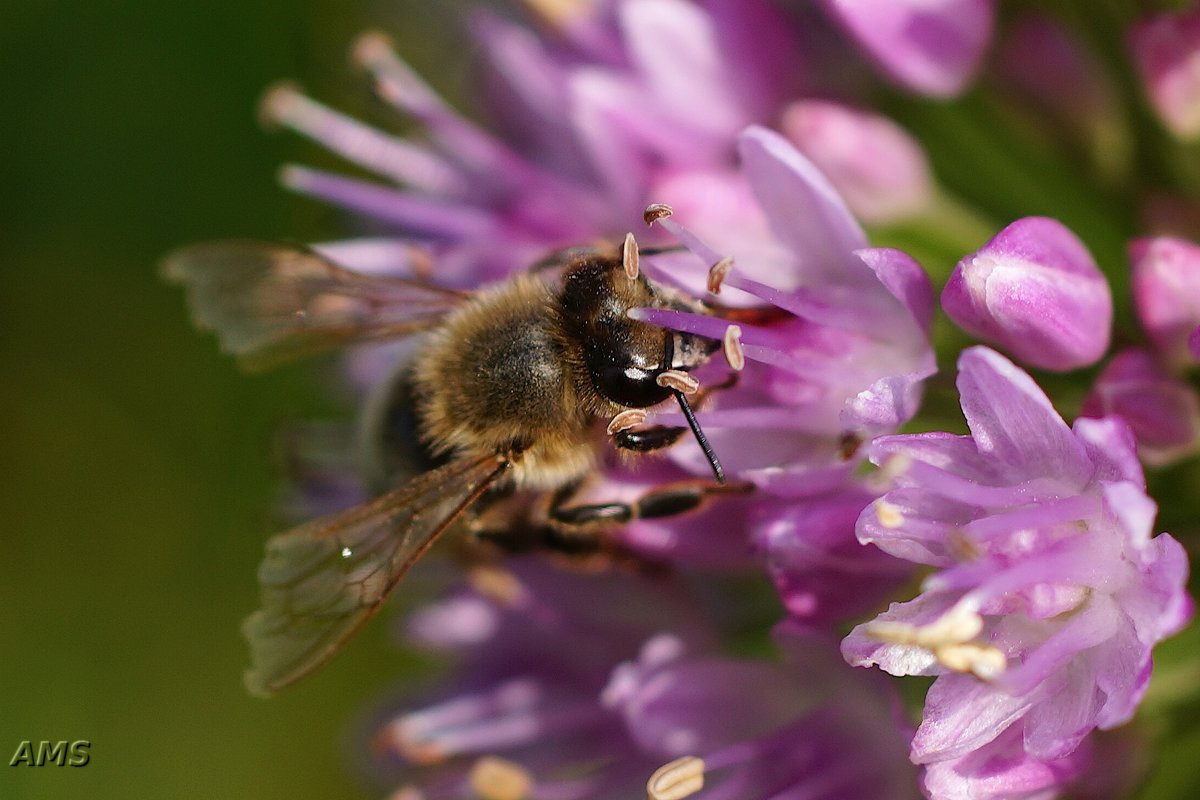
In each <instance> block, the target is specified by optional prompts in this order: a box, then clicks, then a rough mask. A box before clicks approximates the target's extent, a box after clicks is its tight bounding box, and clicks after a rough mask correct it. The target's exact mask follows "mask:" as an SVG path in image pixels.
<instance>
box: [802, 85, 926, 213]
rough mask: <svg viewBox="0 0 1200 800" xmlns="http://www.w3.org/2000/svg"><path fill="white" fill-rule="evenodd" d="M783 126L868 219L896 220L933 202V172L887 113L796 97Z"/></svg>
mask: <svg viewBox="0 0 1200 800" xmlns="http://www.w3.org/2000/svg"><path fill="white" fill-rule="evenodd" d="M780 129H781V131H782V133H783V134H784V136H786V137H787V138H788V139H790V140H791V141H792V143H793V144H795V145H796V147H797V148H798V149H799V150H800V152H801V153H803V154H804V155H806V156H807V157H808V158H809V159H811V160H812V162H813V163H814V164H815V165H816V166H817V168H818V169H820V170H821V172H823V173H824V174H825V177H827V178H828V179H829V182H830V183H832V184H833V185H834V187H836V188H837V190H838V192H839V193H840V194H841V195H842V197H843V198H844V199H845V201H846V205H847V206H849V208H850V210H851V211H853V212H854V215H855V216H856V217H858V218H859V219H861V220H863V221H864V222H867V223H875V224H887V223H890V222H896V221H898V220H900V219H903V218H905V217H910V216H913V215H916V214H919V213H920V212H922V211H924V210H926V208H927V207H928V205H929V203H930V202H932V199H933V176H932V175H931V174H930V172H929V164H928V162H927V161H926V159H925V153H924V151H923V150H922V149H921V145H920V144H918V143H917V141H916V139H914V138H913V137H912V136H911V135H910V134H909V133H908V132H907V131H905V130H904V129H903V128H901V127H900V126H899V125H897V124H896V123H894V122H892V121H891V120H890V119H888V118H887V117H884V116H881V115H879V114H874V113H871V112H868V111H863V110H860V109H854V108H851V107H849V106H845V105H842V104H841V103H834V102H831V101H828V100H798V101H796V102H794V103H792V104H791V105H790V106H788V107H787V109H786V110H785V111H784V112H783V121H782V122H781V123H780Z"/></svg>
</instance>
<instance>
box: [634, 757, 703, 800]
mask: <svg viewBox="0 0 1200 800" xmlns="http://www.w3.org/2000/svg"><path fill="white" fill-rule="evenodd" d="M703 788H704V760H703V759H700V758H696V757H695V756H684V757H683V758H677V759H675V760H674V761H671V762H669V763H667V764H664V765H662V766H661V767H659V768H658V769H656V770H655V771H654V774H653V775H651V776H650V780H649V781H647V782H646V798H647V800H683V798H685V797H691V796H692V795H694V794H695V793H696V792H698V791H700V790H701V789H703Z"/></svg>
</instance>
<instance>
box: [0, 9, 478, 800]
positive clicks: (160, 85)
mask: <svg viewBox="0 0 1200 800" xmlns="http://www.w3.org/2000/svg"><path fill="white" fill-rule="evenodd" d="M456 5H457V4H455V3H421V2H412V1H410V0H388V2H387V3H377V4H375V5H371V4H369V3H367V2H365V1H364V2H353V3H339V2H334V0H308V1H307V2H287V1H286V0H177V1H176V2H167V3H147V2H134V1H133V0H65V1H63V2H52V0H42V1H40V2H39V1H38V0H5V2H3V3H0V103H2V104H3V111H2V112H0V265H2V269H3V283H2V284H0V369H2V370H3V374H2V376H0V381H2V384H3V389H2V390H0V391H2V395H0V396H2V397H3V414H0V464H2V465H3V467H2V470H0V474H2V476H3V480H0V520H3V522H0V525H2V528H0V536H2V538H0V542H2V546H0V635H2V636H3V642H2V645H0V647H2V650H0V753H2V754H3V756H4V764H3V765H0V799H2V800H9V799H10V798H19V799H22V800H23V799H24V798H39V800H40V798H83V797H87V798H107V797H112V798H206V800H209V799H211V798H256V799H260V800H267V799H268V798H296V797H306V798H308V797H339V798H357V797H378V796H382V795H383V794H384V793H385V792H384V787H381V786H372V785H371V784H370V783H369V782H367V781H366V780H365V778H364V777H363V776H362V775H358V774H355V768H354V765H355V763H356V762H358V761H361V759H356V758H355V757H354V756H353V755H352V749H353V748H352V743H353V742H354V741H355V736H356V735H357V731H356V730H355V720H356V719H361V717H362V714H363V711H364V709H368V708H370V707H371V705H372V704H373V703H374V702H376V701H377V699H378V697H379V696H380V695H381V693H383V692H386V691H388V690H390V689H393V688H394V687H395V685H396V680H397V675H398V673H399V671H400V670H401V668H402V667H403V665H404V662H403V656H402V654H401V653H400V652H399V651H398V649H397V648H396V646H395V645H394V644H393V643H391V642H390V641H389V640H388V633H387V630H386V628H387V626H386V625H380V626H372V627H373V630H372V631H370V632H369V633H367V634H366V635H365V636H364V637H363V638H365V639H366V641H362V642H357V643H356V645H357V646H356V647H354V648H352V649H351V651H350V652H348V653H347V654H346V656H345V657H344V658H343V659H341V663H340V664H339V665H338V668H337V669H331V670H327V671H326V672H325V673H324V674H322V675H320V676H318V677H316V678H314V679H313V680H312V681H310V682H308V683H307V684H306V685H304V686H303V687H299V688H297V689H296V690H294V691H293V692H290V693H287V694H286V695H285V696H283V697H280V698H277V699H275V700H272V701H267V702H264V701H261V700H255V699H252V698H250V697H249V696H248V695H247V694H246V693H245V691H244V690H243V688H242V683H241V672H242V669H243V667H244V666H245V662H246V653H245V650H244V645H243V643H242V640H241V637H240V635H239V632H238V626H239V623H240V621H241V619H242V617H243V616H245V614H246V613H247V612H249V611H250V610H252V609H253V608H254V606H255V605H256V600H257V589H256V586H255V579H254V570H255V567H256V565H257V562H258V560H259V557H260V555H261V552H262V542H263V540H264V539H265V537H266V535H267V533H268V532H270V529H271V526H272V524H273V523H271V522H270V504H271V500H272V498H273V497H274V496H275V493H276V492H277V491H278V488H279V487H278V483H277V481H278V475H277V470H276V467H275V465H274V463H273V461H272V456H271V451H272V448H271V441H272V434H273V431H274V430H275V429H276V427H277V424H278V423H279V422H280V421H281V420H287V419H303V418H306V417H310V416H314V415H317V416H320V415H329V414H332V413H334V412H335V411H336V410H337V409H336V408H334V407H333V406H332V403H331V402H330V401H329V400H327V399H323V397H322V394H321V392H320V391H319V390H318V387H317V382H316V381H315V380H314V378H313V374H312V373H311V372H307V371H305V370H304V369H302V368H300V369H293V370H287V371H284V372H282V373H277V374H271V375H268V376H261V377H253V378H250V377H247V376H245V375H242V374H240V373H239V372H238V371H237V369H236V368H235V367H234V366H233V364H232V363H230V361H229V360H228V359H225V358H223V357H221V356H220V355H219V354H218V353H217V349H216V346H215V342H214V340H213V339H212V338H211V337H208V336H201V335H197V333H196V332H195V331H193V330H192V329H191V328H190V326H189V324H188V321H187V315H186V313H185V309H184V305H183V300H182V297H181V295H180V293H179V292H178V291H177V290H175V289H173V288H171V287H168V286H165V285H163V284H162V283H160V281H159V280H158V279H157V276H156V263H157V261H158V260H159V259H160V258H161V256H162V255H163V254H164V253H165V252H167V251H168V250H169V249H171V248H173V247H176V246H179V245H180V244H183V243H187V242H191V241H195V240H204V239H212V238H220V237H227V236H257V237H271V238H283V239H294V240H313V239H320V238H322V237H329V236H332V235H334V234H336V233H337V232H338V231H343V232H344V231H345V227H344V225H343V224H342V223H343V221H342V220H340V219H339V218H338V216H337V215H336V213H334V212H332V211H330V210H328V209H326V208H325V207H322V206H320V205H319V204H317V203H314V202H310V201H307V200H304V199H301V198H296V197H293V196H290V195H288V194H287V193H285V192H284V191H282V190H280V189H278V188H277V187H276V184H275V171H276V169H277V168H278V165H279V164H281V163H282V162H284V161H286V160H288V159H292V158H299V159H302V160H305V161H309V162H315V163H318V164H321V163H323V162H322V158H323V156H322V155H321V154H320V151H319V150H318V148H316V147H315V146H312V145H309V144H308V143H306V142H303V141H301V140H299V138H298V137H294V136H289V135H282V134H270V133H266V132H264V131H263V130H262V129H261V128H260V126H259V125H258V124H257V122H256V116H255V107H256V104H257V100H258V97H259V96H260V94H261V92H262V90H263V89H264V87H266V86H267V85H268V84H270V83H272V82H274V81H277V80H279V79H283V78H289V79H295V80H297V81H299V82H300V83H301V84H303V85H304V86H306V87H307V88H309V89H310V90H312V91H313V92H314V93H315V94H316V95H317V96H319V97H322V98H323V99H325V100H327V101H330V102H332V103H334V104H336V105H339V106H341V107H342V108H345V109H347V110H349V111H351V112H353V113H358V114H363V115H365V116H367V117H368V118H377V119H378V118H383V119H386V115H385V114H384V112H383V111H382V110H381V109H379V108H377V107H375V106H376V104H375V103H374V101H372V99H371V97H370V93H369V90H368V84H367V81H366V80H365V79H364V77H363V76H362V75H359V74H356V73H355V72H354V70H353V69H352V68H351V66H350V65H349V63H348V60H347V58H346V51H347V48H348V46H349V44H350V41H351V39H352V38H353V36H354V35H355V34H356V33H358V32H359V31H360V30H362V29H364V28H366V27H380V28H383V29H384V30H386V31H388V32H389V33H391V34H393V35H394V36H395V37H396V38H397V40H398V41H399V44H400V48H401V50H402V52H404V54H405V55H406V56H407V57H408V58H409V59H410V60H411V61H412V62H413V63H414V64H415V65H416V66H417V67H418V68H419V69H421V70H422V71H424V72H426V73H436V74H437V76H438V77H437V78H436V79H435V83H439V84H440V85H442V86H449V88H451V90H452V89H453V86H454V82H455V80H456V79H455V76H454V75H452V74H450V75H448V74H447V73H446V72H445V70H444V69H443V68H442V66H441V64H440V62H441V60H442V59H443V58H444V57H446V55H447V54H452V55H453V56H454V60H455V61H456V62H461V61H462V55H463V53H462V51H461V49H459V48H460V46H461V44H462V42H463V38H462V36H461V32H460V31H459V30H458V27H457V26H456V23H455V22H454V19H455V13H456V9H455V6H456ZM393 124H394V121H393ZM331 163H332V162H331ZM27 739H28V740H33V741H34V743H35V746H36V742H37V741H39V740H49V741H58V740H80V739H86V740H89V741H91V749H90V753H91V760H90V763H89V764H88V765H87V766H86V767H84V768H68V767H57V766H53V765H51V766H46V767H42V768H30V767H27V766H21V767H9V766H8V762H9V760H10V759H11V758H12V755H13V753H14V752H15V750H16V748H17V746H18V745H19V743H20V742H21V741H22V740H27Z"/></svg>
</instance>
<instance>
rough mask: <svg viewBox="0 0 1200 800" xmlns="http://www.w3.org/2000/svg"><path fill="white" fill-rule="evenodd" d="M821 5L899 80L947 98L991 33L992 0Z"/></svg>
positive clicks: (862, 0)
mask: <svg viewBox="0 0 1200 800" xmlns="http://www.w3.org/2000/svg"><path fill="white" fill-rule="evenodd" d="M824 6H825V10H826V11H827V12H828V13H829V14H830V16H832V17H833V18H834V19H835V20H836V21H837V22H838V23H839V24H840V25H841V26H842V27H843V28H844V29H845V30H846V31H847V33H849V34H850V36H851V37H853V39H854V40H855V41H856V42H857V43H858V44H859V46H860V47H862V48H863V50H865V51H866V52H867V54H868V55H869V56H870V57H871V58H872V59H874V61H875V62H876V63H877V64H878V65H879V67H880V68H881V69H882V70H883V71H884V72H885V73H886V74H887V75H888V76H889V77H890V78H892V79H893V80H894V81H896V82H897V83H899V84H900V85H902V86H904V87H906V88H909V89H912V90H913V91H916V92H920V93H922V94H927V95H932V96H933V97H953V96H954V95H956V94H959V93H960V92H962V90H963V89H965V88H966V86H967V84H968V83H969V82H970V81H971V78H972V77H974V74H975V70H976V69H977V68H978V66H979V62H980V59H981V58H982V57H983V51H984V48H985V47H986V46H987V43H988V39H989V38H991V35H992V25H993V22H994V17H995V4H994V2H993V0H824Z"/></svg>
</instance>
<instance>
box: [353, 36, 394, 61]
mask: <svg viewBox="0 0 1200 800" xmlns="http://www.w3.org/2000/svg"><path fill="white" fill-rule="evenodd" d="M391 55H392V40H391V37H389V36H388V35H387V34H386V33H384V32H383V31H364V32H363V33H362V34H360V35H359V37H358V38H357V39H355V40H354V44H353V45H352V46H351V48H350V60H351V61H353V62H354V63H355V64H357V65H358V66H360V67H362V68H363V69H370V68H371V67H372V66H374V65H376V64H380V63H383V62H386V61H387V60H388V59H389V58H390V57H391Z"/></svg>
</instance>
